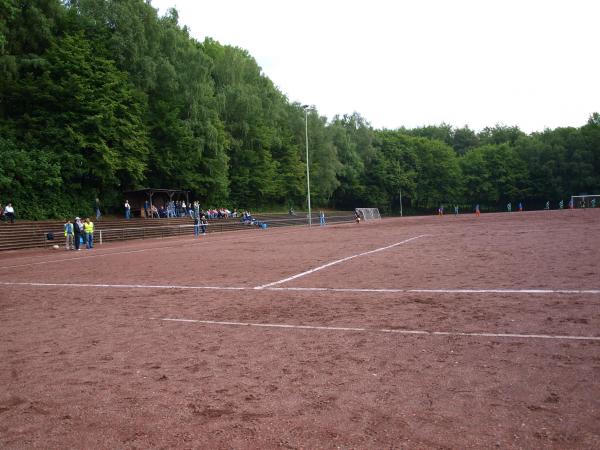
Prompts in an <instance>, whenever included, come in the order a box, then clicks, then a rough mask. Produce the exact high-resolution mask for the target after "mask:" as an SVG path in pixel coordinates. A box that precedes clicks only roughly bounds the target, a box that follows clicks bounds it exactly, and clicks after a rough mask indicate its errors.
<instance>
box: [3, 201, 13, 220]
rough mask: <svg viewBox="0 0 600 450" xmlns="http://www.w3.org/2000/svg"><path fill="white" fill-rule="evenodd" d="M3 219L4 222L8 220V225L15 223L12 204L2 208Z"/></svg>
mask: <svg viewBox="0 0 600 450" xmlns="http://www.w3.org/2000/svg"><path fill="white" fill-rule="evenodd" d="M4 217H6V221H7V222H8V221H9V220H10V223H15V209H14V208H13V205H12V203H9V204H8V205H6V208H4Z"/></svg>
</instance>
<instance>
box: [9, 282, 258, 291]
mask: <svg viewBox="0 0 600 450" xmlns="http://www.w3.org/2000/svg"><path fill="white" fill-rule="evenodd" d="M0 285H5V286H38V287H39V286H46V287H92V288H115V289H131V288H136V289H212V290H219V291H240V290H246V289H251V288H246V287H226V286H170V285H151V284H92V283H18V282H14V283H13V282H7V281H0Z"/></svg>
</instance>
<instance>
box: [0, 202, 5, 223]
mask: <svg viewBox="0 0 600 450" xmlns="http://www.w3.org/2000/svg"><path fill="white" fill-rule="evenodd" d="M0 220H4V208H3V207H2V204H0Z"/></svg>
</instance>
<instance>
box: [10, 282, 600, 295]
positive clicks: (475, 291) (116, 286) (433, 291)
mask: <svg viewBox="0 0 600 450" xmlns="http://www.w3.org/2000/svg"><path fill="white" fill-rule="evenodd" d="M0 285H4V286H38V287H91V288H114V289H124V288H128V289H131V288H136V289H182V290H190V289H204V290H214V291H251V290H256V289H257V288H255V287H249V286H185V285H180V286H177V285H168V284H159V285H157V284H104V283H102V284H94V283H36V282H19V281H0ZM263 290H265V291H294V292H315V291H319V292H347V293H363V292H371V293H379V294H411V293H416V294H422V293H426V294H427V293H429V294H600V289H367V288H365V289H359V288H357V289H354V288H327V287H267V288H263Z"/></svg>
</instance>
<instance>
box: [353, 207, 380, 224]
mask: <svg viewBox="0 0 600 450" xmlns="http://www.w3.org/2000/svg"><path fill="white" fill-rule="evenodd" d="M356 211H357V212H358V214H360V218H361V219H362V220H364V221H365V222H368V221H369V220H380V219H381V214H379V209H378V208H356Z"/></svg>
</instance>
